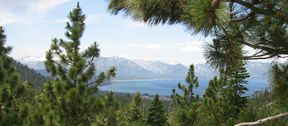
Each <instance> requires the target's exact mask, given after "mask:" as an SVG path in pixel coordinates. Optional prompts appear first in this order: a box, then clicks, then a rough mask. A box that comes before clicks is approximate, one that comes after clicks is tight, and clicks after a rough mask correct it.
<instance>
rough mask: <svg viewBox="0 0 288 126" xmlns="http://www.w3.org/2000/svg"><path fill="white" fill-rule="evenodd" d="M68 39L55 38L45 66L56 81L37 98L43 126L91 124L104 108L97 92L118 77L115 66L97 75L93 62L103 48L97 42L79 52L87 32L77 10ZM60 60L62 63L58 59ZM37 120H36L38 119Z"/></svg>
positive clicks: (72, 14) (74, 13)
mask: <svg viewBox="0 0 288 126" xmlns="http://www.w3.org/2000/svg"><path fill="white" fill-rule="evenodd" d="M68 18H69V20H70V21H69V22H67V24H66V29H67V32H66V33H65V35H66V37H67V38H68V39H69V40H68V41H65V40H63V39H56V38H55V39H52V44H51V47H50V49H49V51H47V53H46V61H45V67H46V70H47V71H48V72H49V73H50V74H51V76H52V77H54V78H55V80H48V81H47V83H46V84H45V85H44V87H45V89H44V92H43V94H40V96H39V97H41V98H38V103H39V104H40V105H39V106H40V107H41V108H42V110H40V111H39V112H38V113H34V117H35V119H34V120H36V119H38V121H39V124H41V122H44V124H41V125H91V124H92V122H93V121H98V120H100V119H98V118H96V115H98V114H99V113H100V112H101V111H103V109H104V107H105V99H104V98H103V97H98V98H97V97H96V96H95V93H97V91H98V90H99V86H100V85H101V83H102V82H104V81H105V80H109V79H110V78H111V76H112V77H114V76H115V75H116V73H115V70H116V68H115V67H112V68H111V69H110V70H108V72H107V74H105V73H104V72H101V73H100V74H99V75H98V76H96V75H95V74H96V72H95V70H96V66H95V65H94V63H93V61H94V60H95V59H96V58H98V57H99V52H100V49H99V48H98V45H97V43H96V42H94V43H93V44H92V45H91V46H90V47H88V48H87V49H85V50H84V51H82V52H80V47H79V46H80V44H81V42H80V38H81V37H82V35H83V33H84V30H85V23H84V21H85V18H86V16H85V15H84V14H82V10H81V8H80V7H79V3H77V7H76V8H75V9H73V11H71V12H70V13H69V15H68ZM57 59H59V60H57ZM36 121H37V120H36Z"/></svg>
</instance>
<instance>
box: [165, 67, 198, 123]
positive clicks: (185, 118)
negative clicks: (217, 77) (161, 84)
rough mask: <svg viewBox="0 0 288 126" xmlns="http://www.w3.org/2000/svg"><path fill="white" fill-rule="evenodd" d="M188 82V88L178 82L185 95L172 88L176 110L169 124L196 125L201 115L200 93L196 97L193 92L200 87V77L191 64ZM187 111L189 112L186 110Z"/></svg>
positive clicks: (173, 104) (172, 103) (171, 115)
mask: <svg viewBox="0 0 288 126" xmlns="http://www.w3.org/2000/svg"><path fill="white" fill-rule="evenodd" d="M186 83H187V84H188V88H187V87H186V86H184V85H181V84H180V83H178V88H179V89H180V90H182V92H183V95H180V94H178V93H175V92H176V89H175V88H174V89H173V90H172V93H173V94H172V95H171V98H172V99H173V100H172V102H171V105H172V106H173V108H174V110H173V111H172V112H171V113H172V114H170V115H169V124H171V125H178V124H179V125H183V126H185V125H195V124H197V121H198V120H197V119H198V117H199V113H198V110H199V95H198V94H197V95H196V97H195V96H194V93H193V88H194V87H196V88H198V86H199V82H198V77H196V76H195V71H194V65H193V64H192V65H190V68H189V72H188V73H187V77H186ZM186 111H187V112H186Z"/></svg>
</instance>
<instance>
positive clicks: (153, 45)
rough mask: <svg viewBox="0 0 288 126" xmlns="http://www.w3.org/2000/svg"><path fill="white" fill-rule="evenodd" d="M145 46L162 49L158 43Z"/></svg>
mask: <svg viewBox="0 0 288 126" xmlns="http://www.w3.org/2000/svg"><path fill="white" fill-rule="evenodd" d="M145 48H148V49H162V47H161V46H160V45H159V44H150V45H146V46H145Z"/></svg>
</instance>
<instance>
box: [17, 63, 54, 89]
mask: <svg viewBox="0 0 288 126" xmlns="http://www.w3.org/2000/svg"><path fill="white" fill-rule="evenodd" d="M12 65H13V66H15V67H16V71H15V72H16V73H19V74H20V78H21V81H22V82H24V81H26V80H28V81H30V82H31V83H32V84H33V85H34V87H35V88H41V89H43V88H44V86H43V84H44V83H45V82H47V80H48V79H49V78H48V77H45V76H43V75H41V74H40V73H38V72H37V71H35V70H34V69H30V68H29V67H28V66H27V65H23V64H21V63H20V62H18V61H16V60H13V62H12Z"/></svg>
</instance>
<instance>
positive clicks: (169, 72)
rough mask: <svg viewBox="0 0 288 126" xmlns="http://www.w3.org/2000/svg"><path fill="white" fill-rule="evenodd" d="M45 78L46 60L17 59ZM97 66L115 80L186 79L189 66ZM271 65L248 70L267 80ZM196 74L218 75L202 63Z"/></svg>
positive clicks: (105, 61)
mask: <svg viewBox="0 0 288 126" xmlns="http://www.w3.org/2000/svg"><path fill="white" fill-rule="evenodd" d="M17 60H18V61H19V62H21V63H23V64H26V65H27V66H28V67H29V68H33V69H34V70H36V71H37V72H39V73H40V74H42V75H44V76H49V74H48V73H47V72H46V69H45V66H44V62H43V61H44V59H42V58H34V57H30V56H26V57H24V58H20V59H17ZM94 63H95V64H96V66H97V73H99V72H105V71H107V70H109V69H110V67H111V66H115V67H116V68H117V71H116V73H117V76H116V77H115V78H114V79H115V80H127V79H156V78H183V79H184V78H185V77H186V75H187V71H188V68H189V66H185V65H183V64H180V63H178V64H169V63H164V62H161V61H152V60H130V59H126V58H121V57H115V56H114V57H99V58H98V59H96V60H95V61H94ZM269 67H270V63H265V62H248V63H247V65H246V68H247V70H248V72H249V73H250V78H249V79H253V80H267V76H266V75H265V73H266V72H267V71H268V69H269ZM195 74H196V76H198V77H199V79H211V78H213V77H214V76H216V75H217V73H214V72H213V70H212V69H211V68H209V65H207V64H204V63H201V64H196V65H195Z"/></svg>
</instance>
